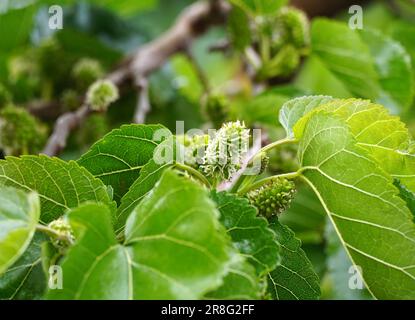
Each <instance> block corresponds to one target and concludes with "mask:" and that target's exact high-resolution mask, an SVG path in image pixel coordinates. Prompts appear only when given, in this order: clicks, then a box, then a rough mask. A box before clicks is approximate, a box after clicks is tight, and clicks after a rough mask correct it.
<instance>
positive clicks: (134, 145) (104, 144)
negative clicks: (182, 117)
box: [78, 125, 171, 201]
mask: <svg viewBox="0 0 415 320" xmlns="http://www.w3.org/2000/svg"><path fill="white" fill-rule="evenodd" d="M162 130H163V132H162ZM156 133H161V134H162V136H160V140H159V141H155V140H154V141H153V138H154V135H155V134H156ZM167 135H171V133H170V132H169V131H168V130H167V129H166V128H164V127H163V126H162V125H124V126H122V127H121V128H119V129H115V130H113V131H111V132H110V133H108V134H107V135H106V136H105V137H103V138H102V139H101V140H99V141H98V142H96V143H95V144H94V145H93V146H92V147H91V148H90V150H89V151H88V152H87V153H85V154H84V155H83V156H82V157H81V158H80V159H79V160H78V164H80V165H81V166H83V167H85V168H87V169H88V171H90V172H91V173H92V174H93V175H94V176H95V177H97V178H99V179H101V180H102V181H103V182H104V183H105V184H107V185H111V186H112V187H113V189H114V198H115V200H116V201H119V200H120V199H121V197H122V196H123V195H124V194H125V193H126V192H127V190H128V188H129V187H130V186H131V185H132V184H133V182H134V181H135V180H136V179H137V178H138V176H139V174H140V170H141V168H142V167H143V166H144V165H145V164H146V163H147V162H148V161H149V160H150V159H151V158H152V157H153V151H154V149H155V148H156V147H157V145H158V144H159V143H160V142H162V139H161V138H163V139H164V138H166V137H167Z"/></svg>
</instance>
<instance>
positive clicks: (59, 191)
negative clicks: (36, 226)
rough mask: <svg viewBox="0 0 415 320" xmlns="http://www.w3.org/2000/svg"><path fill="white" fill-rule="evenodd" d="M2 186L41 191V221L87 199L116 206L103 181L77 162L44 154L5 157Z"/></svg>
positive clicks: (0, 174) (0, 171) (1, 167)
mask: <svg viewBox="0 0 415 320" xmlns="http://www.w3.org/2000/svg"><path fill="white" fill-rule="evenodd" d="M0 185H5V186H12V187H16V188H18V189H22V190H24V191H29V192H30V191H35V192H37V193H38V194H39V198H40V203H41V215H40V220H41V221H42V222H44V223H48V222H50V221H52V220H55V219H56V218H58V217H59V216H61V215H62V214H63V213H64V212H65V211H66V210H67V209H69V208H74V207H77V206H78V205H79V204H80V203H82V202H85V201H97V202H102V203H105V204H108V205H111V206H112V205H113V204H112V201H111V200H110V199H109V197H108V194H107V189H106V187H105V186H104V185H103V184H102V182H101V181H100V180H98V179H95V178H94V177H93V176H92V175H91V174H90V173H89V172H88V171H87V170H85V169H84V168H82V167H80V166H79V165H77V164H76V162H73V161H69V162H65V161H62V160H60V159H58V158H49V157H47V156H43V155H40V156H22V157H20V158H16V157H6V160H1V161H0Z"/></svg>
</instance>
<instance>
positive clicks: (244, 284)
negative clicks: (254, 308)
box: [204, 257, 263, 300]
mask: <svg viewBox="0 0 415 320" xmlns="http://www.w3.org/2000/svg"><path fill="white" fill-rule="evenodd" d="M241 258H242V257H241ZM261 281H262V279H260V278H259V277H258V276H257V275H256V271H255V268H254V267H253V266H252V265H251V264H250V263H249V262H247V261H246V260H244V259H243V258H242V259H241V261H237V262H235V263H234V264H233V265H232V266H231V267H230V269H229V273H228V274H227V275H226V277H225V279H224V280H223V284H222V285H221V286H220V287H219V288H218V289H216V290H215V291H212V292H209V293H208V294H206V295H205V297H204V298H205V299H214V300H217V299H221V300H255V299H260V298H261V292H262V289H263V288H262V287H263V285H262V282H261Z"/></svg>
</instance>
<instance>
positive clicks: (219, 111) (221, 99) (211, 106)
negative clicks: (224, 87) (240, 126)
mask: <svg viewBox="0 0 415 320" xmlns="http://www.w3.org/2000/svg"><path fill="white" fill-rule="evenodd" d="M229 109H230V107H229V102H228V100H227V98H226V97H225V96H224V95H222V94H209V95H208V96H207V97H206V98H205V99H204V102H203V110H204V113H205V115H206V117H207V118H208V119H209V120H210V121H211V122H212V124H213V126H214V127H215V128H220V126H221V125H222V123H224V122H225V121H226V119H228V117H229Z"/></svg>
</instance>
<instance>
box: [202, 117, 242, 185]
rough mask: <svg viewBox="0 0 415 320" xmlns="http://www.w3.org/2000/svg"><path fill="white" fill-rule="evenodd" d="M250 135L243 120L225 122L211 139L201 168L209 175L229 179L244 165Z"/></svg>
mask: <svg viewBox="0 0 415 320" xmlns="http://www.w3.org/2000/svg"><path fill="white" fill-rule="evenodd" d="M249 137H250V135H249V129H247V128H246V127H245V124H244V123H243V122H239V121H236V122H228V123H225V124H224V125H223V126H222V127H221V128H220V129H219V130H218V131H217V133H216V134H215V136H214V137H211V138H210V139H209V144H208V146H207V148H206V152H205V156H204V158H203V165H202V166H201V169H202V170H203V171H204V173H205V174H206V175H207V176H208V177H209V176H211V177H214V178H217V179H221V180H229V179H230V178H231V177H232V175H233V174H234V173H236V172H237V171H238V170H239V169H240V168H241V166H242V162H243V159H244V157H245V155H246V152H247V151H248V146H249Z"/></svg>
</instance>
